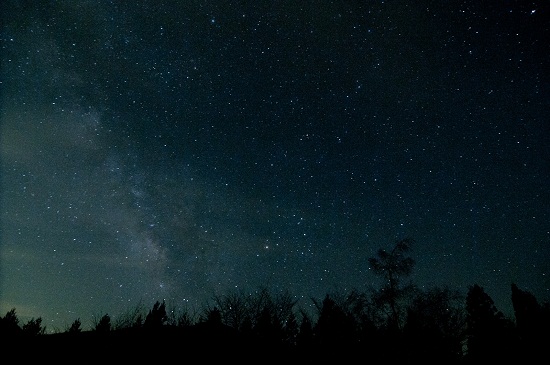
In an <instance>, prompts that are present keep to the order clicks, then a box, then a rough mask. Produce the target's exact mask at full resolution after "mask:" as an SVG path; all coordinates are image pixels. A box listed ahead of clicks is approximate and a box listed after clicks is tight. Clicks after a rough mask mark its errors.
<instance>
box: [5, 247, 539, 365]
mask: <svg viewBox="0 0 550 365" xmlns="http://www.w3.org/2000/svg"><path fill="white" fill-rule="evenodd" d="M413 243H414V242H413V240H411V239H403V240H400V241H397V242H396V243H395V245H394V246H393V248H392V249H391V250H389V251H386V250H383V249H380V250H378V252H377V255H376V257H372V258H370V259H369V264H370V267H371V269H372V270H373V271H374V273H375V274H376V275H377V276H378V277H379V278H380V279H381V282H382V285H381V286H380V287H379V288H371V289H370V290H369V291H367V292H360V291H358V290H352V291H351V292H349V293H345V294H343V293H330V294H329V293H327V294H326V296H325V297H324V298H323V299H322V300H318V299H316V298H311V300H312V302H313V304H314V308H315V309H316V311H315V312H314V313H310V312H308V311H306V310H305V309H303V308H300V307H299V306H298V305H297V301H296V300H295V299H294V297H293V296H292V295H291V294H290V293H288V292H284V293H272V292H271V291H270V290H269V288H267V287H262V288H259V289H258V290H257V291H255V293H253V294H247V293H243V292H234V293H227V294H226V295H219V296H214V297H213V298H212V300H211V301H210V302H209V303H207V304H205V305H204V307H203V308H202V309H201V310H200V311H198V312H196V313H193V312H191V311H189V310H186V309H181V308H180V309H178V308H167V305H166V302H165V301H162V302H161V301H156V302H155V303H154V304H153V306H152V308H150V309H149V310H147V309H146V307H145V306H143V305H141V304H139V305H137V306H136V307H135V308H133V309H131V310H128V311H127V312H126V313H123V314H122V315H119V316H117V317H116V320H113V319H112V317H111V316H110V315H109V314H108V313H105V314H102V315H98V316H95V317H94V318H93V325H92V326H91V327H90V328H82V322H81V320H80V318H77V319H75V320H74V322H73V323H72V324H71V325H70V326H68V327H67V328H65V329H62V330H55V331H54V332H52V333H49V332H47V331H46V326H44V325H43V323H42V318H41V317H39V318H32V319H30V320H29V321H27V322H26V323H21V322H20V320H19V319H18V317H17V310H16V308H13V309H11V310H10V311H8V312H7V313H6V314H5V315H4V316H3V317H0V338H1V339H2V344H3V345H4V346H6V345H24V346H30V345H33V346H38V347H34V348H35V349H42V350H44V351H46V350H54V349H57V350H59V349H63V348H64V349H66V348H67V346H70V348H71V349H72V350H75V351H82V354H87V356H91V357H94V356H98V359H99V358H100V357H102V356H104V354H105V353H106V351H109V354H110V355H109V356H118V355H121V356H122V355H123V356H124V358H125V359H128V358H129V356H132V357H133V356H135V359H144V358H145V357H147V356H150V358H151V359H157V360H158V359H160V358H161V357H162V356H168V355H169V354H170V348H171V347H170V346H168V344H169V343H172V344H173V343H178V344H181V346H183V348H185V351H194V350H197V349H200V348H202V349H212V350H213V351H207V352H203V353H202V356H204V357H205V358H212V359H213V358H220V359H228V358H231V357H235V358H236V359H237V358H238V359H240V360H242V361H244V360H246V358H247V355H246V354H250V353H251V351H252V352H254V353H257V354H261V356H263V357H268V358H269V359H271V360H273V361H275V360H276V361H285V362H292V361H298V360H302V361H323V360H329V359H330V360H343V359H346V358H354V359H355V358H357V356H360V357H361V358H364V359H366V360H369V361H372V362H374V363H376V362H377V361H384V362H387V361H393V362H401V363H413V362H414V363H416V362H419V361H421V362H424V363H445V364H452V363H456V364H458V363H477V362H480V361H497V360H504V359H506V360H516V361H523V360H528V359H541V358H546V359H548V352H547V350H546V348H547V346H548V344H550V331H549V329H550V305H549V303H548V302H544V303H542V304H541V303H539V302H538V301H537V299H536V298H535V297H534V296H533V295H532V294H531V293H529V292H528V291H525V290H522V289H520V288H518V287H517V285H516V284H514V283H512V284H511V300H512V304H513V309H514V318H507V317H506V316H504V314H503V313H502V312H501V311H499V310H498V309H497V308H496V306H495V304H494V302H493V300H492V299H491V297H490V296H489V295H488V294H487V293H486V292H485V290H484V288H483V287H481V286H479V285H477V284H473V285H471V286H470V287H469V288H468V290H467V294H466V296H464V295H462V294H460V292H459V291H457V290H452V289H450V288H448V287H444V288H440V287H434V288H430V289H420V288H418V287H417V286H415V285H414V283H412V281H410V280H409V276H410V274H411V273H412V271H413V269H414V265H415V261H414V260H413V259H412V258H411V257H409V256H408V252H409V250H410V249H411V246H412V245H413ZM42 346H44V347H42ZM128 346H130V347H128ZM161 346H167V347H166V348H164V349H163V350H162V351H160V350H159V349H160V348H162V347H161ZM6 348H7V347H6ZM94 349H99V350H100V351H99V352H98V351H94ZM174 349H177V348H176V347H174Z"/></svg>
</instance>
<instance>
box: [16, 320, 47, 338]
mask: <svg viewBox="0 0 550 365" xmlns="http://www.w3.org/2000/svg"><path fill="white" fill-rule="evenodd" d="M22 330H23V334H24V335H26V336H39V335H43V334H44V333H45V332H46V327H42V318H41V317H38V318H36V319H34V318H31V319H30V320H29V321H28V322H27V323H25V324H24V325H23V327H22Z"/></svg>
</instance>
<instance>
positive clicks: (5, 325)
mask: <svg viewBox="0 0 550 365" xmlns="http://www.w3.org/2000/svg"><path fill="white" fill-rule="evenodd" d="M21 331H22V330H21V327H19V318H17V313H16V310H15V308H12V309H11V310H9V311H8V312H7V313H6V315H5V316H4V318H0V335H5V336H6V337H9V336H16V335H19V334H20V333H21Z"/></svg>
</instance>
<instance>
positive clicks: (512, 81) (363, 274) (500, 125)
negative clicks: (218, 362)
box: [0, 0, 550, 329]
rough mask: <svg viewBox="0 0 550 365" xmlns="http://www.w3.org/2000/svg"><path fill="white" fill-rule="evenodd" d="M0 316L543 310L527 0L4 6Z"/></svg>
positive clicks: (534, 12)
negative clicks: (355, 307)
mask: <svg viewBox="0 0 550 365" xmlns="http://www.w3.org/2000/svg"><path fill="white" fill-rule="evenodd" d="M1 7H2V9H1V13H2V30H1V31H2V33H1V42H2V48H1V50H2V51H1V52H2V53H1V62H2V63H1V67H2V68H1V71H2V73H1V77H2V80H1V81H2V84H1V93H2V94H1V96H2V101H1V105H0V106H1V116H0V117H1V119H0V131H1V135H0V137H1V147H2V149H1V150H0V152H1V155H0V157H1V162H2V165H1V183H2V189H1V192H2V196H1V200H0V204H1V216H0V218H1V220H0V224H1V226H0V227H1V232H0V233H1V236H0V238H1V241H0V275H1V276H0V310H1V313H5V312H7V311H8V310H9V309H11V308H13V307H15V308H16V309H17V313H18V314H19V315H20V316H21V317H22V319H23V320H24V319H28V318H31V317H35V318H36V317H39V316H41V317H42V318H43V321H44V324H45V325H46V326H48V328H50V329H53V328H61V329H62V328H64V327H65V326H67V324H68V323H69V324H70V323H71V322H72V321H73V320H74V319H76V318H81V320H82V321H83V324H84V326H86V325H88V324H89V323H90V322H91V319H92V316H93V315H100V314H104V313H109V314H110V315H112V316H113V317H115V316H116V315H117V314H119V313H121V312H123V311H124V310H125V309H127V308H132V307H134V306H135V305H137V304H138V303H139V302H143V303H144V304H145V305H146V306H149V305H150V304H152V303H154V302H155V301H156V300H162V299H165V300H166V301H167V302H168V303H170V304H171V305H174V306H176V307H183V306H200V305H202V304H203V303H205V301H207V300H208V299H210V298H211V297H212V296H213V294H225V293H229V292H230V291H232V290H243V291H248V292H250V291H253V290H256V289H257V288H258V287H259V286H262V285H266V286H270V287H272V288H273V290H275V291H278V290H289V291H290V292H291V293H292V294H294V295H296V296H297V297H301V298H303V302H302V304H303V305H304V306H308V305H311V304H312V303H311V301H310V300H309V298H311V297H314V298H322V297H323V296H324V295H325V294H326V293H329V292H333V291H339V292H341V291H346V290H350V289H352V288H356V289H359V290H361V291H365V290H367V289H368V288H369V287H378V286H379V285H380V283H379V281H378V279H377V278H376V277H375V276H374V275H373V274H372V273H371V272H370V271H369V267H368V258H370V257H374V256H375V254H376V251H377V250H378V249H379V248H390V247H392V246H393V244H394V243H395V242H396V241H397V240H399V239H402V238H406V237H410V238H412V239H414V240H415V244H414V245H413V250H412V251H411V256H412V257H413V258H414V259H415V260H416V266H415V270H414V271H413V275H412V277H411V278H412V279H413V281H414V282H415V283H416V284H417V285H419V286H421V287H424V288H429V287H432V286H449V287H451V288H455V289H458V290H460V291H462V292H466V290H467V289H468V286H469V285H472V284H478V285H481V286H482V287H484V288H485V290H486V291H487V293H488V294H489V295H490V296H491V297H492V298H493V299H494V300H495V303H496V305H497V307H498V308H499V309H501V310H503V311H504V312H505V313H506V314H512V312H511V300H510V296H511V289H510V285H511V283H516V284H517V285H518V287H519V288H521V289H522V290H527V291H530V292H531V293H533V294H534V295H535V296H536V297H537V298H538V299H539V300H541V301H543V300H548V299H549V289H550V281H549V275H550V261H549V260H548V257H550V246H549V244H550V241H549V235H550V226H549V223H548V222H549V209H548V202H549V201H550V199H549V198H550V197H549V193H548V189H547V181H548V178H549V166H550V163H549V162H550V161H549V145H550V144H549V142H550V140H549V136H550V135H549V127H548V125H549V124H548V123H549V118H548V110H549V106H550V105H549V104H550V103H549V100H550V98H549V93H548V86H549V82H548V81H549V79H548V68H549V66H550V65H549V56H548V55H549V54H550V52H549V51H550V49H549V44H550V42H549V40H550V39H549V23H548V20H547V19H548V6H547V5H546V4H545V3H544V1H534V2H525V1H508V2H504V3H501V4H492V3H491V4H478V2H467V1H464V2H463V1H447V2H444V4H440V3H436V2H433V1H415V2H410V1H299V2H296V1H277V2H271V1H247V0H243V1H224V2H220V1H199V0H197V1H179V2H178V1H139V2H132V3H125V4H122V2H111V1H99V2H96V1H52V2H47V3H45V2H42V3H35V2H28V1H11V0H10V1H4V2H3V4H2V5H1Z"/></svg>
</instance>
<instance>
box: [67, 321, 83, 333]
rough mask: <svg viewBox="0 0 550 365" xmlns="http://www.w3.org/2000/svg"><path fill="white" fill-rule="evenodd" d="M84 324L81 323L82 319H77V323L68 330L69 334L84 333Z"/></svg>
mask: <svg viewBox="0 0 550 365" xmlns="http://www.w3.org/2000/svg"><path fill="white" fill-rule="evenodd" d="M81 325H82V323H81V322H80V318H78V319H75V321H74V322H73V323H72V324H71V327H69V329H68V330H67V332H68V333H72V334H75V333H80V332H82V328H81V327H80V326H81Z"/></svg>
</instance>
